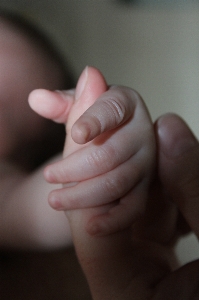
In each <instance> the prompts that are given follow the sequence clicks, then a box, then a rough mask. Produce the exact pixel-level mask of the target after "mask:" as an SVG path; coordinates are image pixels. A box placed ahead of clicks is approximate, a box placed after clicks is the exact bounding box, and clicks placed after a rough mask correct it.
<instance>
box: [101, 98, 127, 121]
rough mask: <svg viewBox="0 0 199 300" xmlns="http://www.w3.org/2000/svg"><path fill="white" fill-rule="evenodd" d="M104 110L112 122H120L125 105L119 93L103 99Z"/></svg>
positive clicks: (123, 114)
mask: <svg viewBox="0 0 199 300" xmlns="http://www.w3.org/2000/svg"><path fill="white" fill-rule="evenodd" d="M104 107H105V111H106V113H107V114H108V117H109V119H111V120H112V122H113V123H114V124H118V123H121V122H122V121H123V119H124V116H125V111H126V109H125V105H124V103H123V102H122V101H121V100H120V97H119V95H118V96H116V95H114V96H110V97H108V98H107V99H106V100H105V101H104Z"/></svg>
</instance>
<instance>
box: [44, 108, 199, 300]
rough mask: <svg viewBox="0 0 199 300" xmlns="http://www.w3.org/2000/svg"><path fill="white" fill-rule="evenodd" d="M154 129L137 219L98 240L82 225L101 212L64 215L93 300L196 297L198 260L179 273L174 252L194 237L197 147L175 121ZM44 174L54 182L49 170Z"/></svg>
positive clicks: (198, 226)
mask: <svg viewBox="0 0 199 300" xmlns="http://www.w3.org/2000/svg"><path fill="white" fill-rule="evenodd" d="M48 114H49V115H48V116H49V117H50V116H51V117H52V118H53V114H51V113H49V112H48ZM154 129H155V134H156V141H157V150H158V168H157V173H156V177H155V179H154V181H153V184H152V185H151V187H150V190H149V194H148V198H147V200H148V201H147V206H146V210H145V213H144V214H143V216H142V217H141V218H140V219H139V220H137V221H135V222H134V223H133V224H131V226H129V227H128V228H126V229H124V230H123V231H118V232H115V233H114V234H109V235H105V236H100V237H99V236H93V235H90V234H89V233H88V232H87V230H86V228H87V222H88V220H90V217H91V215H95V214H96V212H98V211H99V209H101V210H103V209H104V210H105V211H106V210H107V208H106V206H104V207H101V208H99V207H96V208H90V209H76V210H74V211H71V212H70V214H69V221H70V225H71V228H72V232H73V240H74V243H75V247H76V251H77V255H78V258H79V261H80V263H81V266H82V268H83V270H84V272H85V275H86V277H87V280H88V282H89V285H90V289H91V292H92V296H93V299H95V300H98V299H99V300H101V299H104V300H106V299H117V300H120V299H121V300H124V299H125V300H128V299H129V300H130V299H137V300H140V299H143V300H147V299H153V300H164V299H165V300H167V299H171V300H176V299H179V300H182V299H183V300H188V299H198V297H199V294H198V285H199V279H198V271H199V262H198V260H197V261H195V262H191V263H189V264H187V265H185V266H183V267H179V265H178V262H177V259H176V255H175V252H174V246H175V242H176V241H177V240H178V238H179V237H180V236H181V235H182V234H183V233H184V232H187V231H188V230H189V229H191V230H192V231H193V232H195V234H196V235H197V236H198V232H199V222H198V219H199V215H198V211H199V209H198V203H199V184H198V183H199V143H198V141H197V140H196V138H195V137H194V135H193V134H192V133H191V131H190V130H189V128H188V127H187V125H186V124H185V122H184V121H183V120H182V119H180V118H179V117H178V116H176V115H172V114H168V115H165V116H163V117H161V118H160V119H159V120H158V121H157V122H156V124H155V127H154ZM71 143H72V142H71ZM74 148H75V146H74ZM74 150H75V149H74ZM53 170H54V169H53ZM46 172H47V174H46V177H48V178H51V179H52V178H54V177H53V176H55V175H54V173H53V172H52V173H51V171H50V169H49V168H48V169H46ZM61 172H62V171H61ZM50 174H51V175H50ZM52 174H53V176H52ZM51 176H52V177H51Z"/></svg>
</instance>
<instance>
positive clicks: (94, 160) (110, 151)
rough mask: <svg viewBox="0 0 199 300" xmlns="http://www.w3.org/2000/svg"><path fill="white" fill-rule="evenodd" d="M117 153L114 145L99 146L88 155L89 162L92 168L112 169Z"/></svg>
mask: <svg viewBox="0 0 199 300" xmlns="http://www.w3.org/2000/svg"><path fill="white" fill-rule="evenodd" d="M115 155H116V153H115V150H114V148H113V147H111V146H110V145H109V147H107V146H106V147H99V148H98V147H97V148H96V149H95V150H94V151H92V152H91V153H90V154H89V155H88V157H87V163H88V165H89V166H91V167H92V168H96V167H97V168H101V169H103V170H104V169H105V170H106V171H108V170H110V169H111V167H112V164H113V157H114V156H115Z"/></svg>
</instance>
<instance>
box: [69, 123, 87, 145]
mask: <svg viewBox="0 0 199 300" xmlns="http://www.w3.org/2000/svg"><path fill="white" fill-rule="evenodd" d="M71 136H72V138H73V140H74V142H75V143H77V144H86V143H87V142H89V141H90V128H89V126H88V125H87V124H82V123H81V124H79V123H75V124H74V125H73V127H72V130H71Z"/></svg>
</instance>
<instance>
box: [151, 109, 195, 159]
mask: <svg viewBox="0 0 199 300" xmlns="http://www.w3.org/2000/svg"><path fill="white" fill-rule="evenodd" d="M156 132H157V133H156V134H157V140H158V146H159V151H161V153H163V154H164V155H165V156H167V157H170V158H177V157H179V156H181V155H184V154H185V153H186V152H187V151H190V150H191V149H192V148H193V147H195V146H196V145H198V141H197V139H196V138H195V136H194V135H193V133H192V132H191V130H190V129H189V127H188V126H187V124H186V123H185V122H184V120H183V119H182V118H181V117H179V116H178V115H176V114H171V113H169V114H165V115H164V116H162V117H160V118H159V119H158V121H157V122H156Z"/></svg>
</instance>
